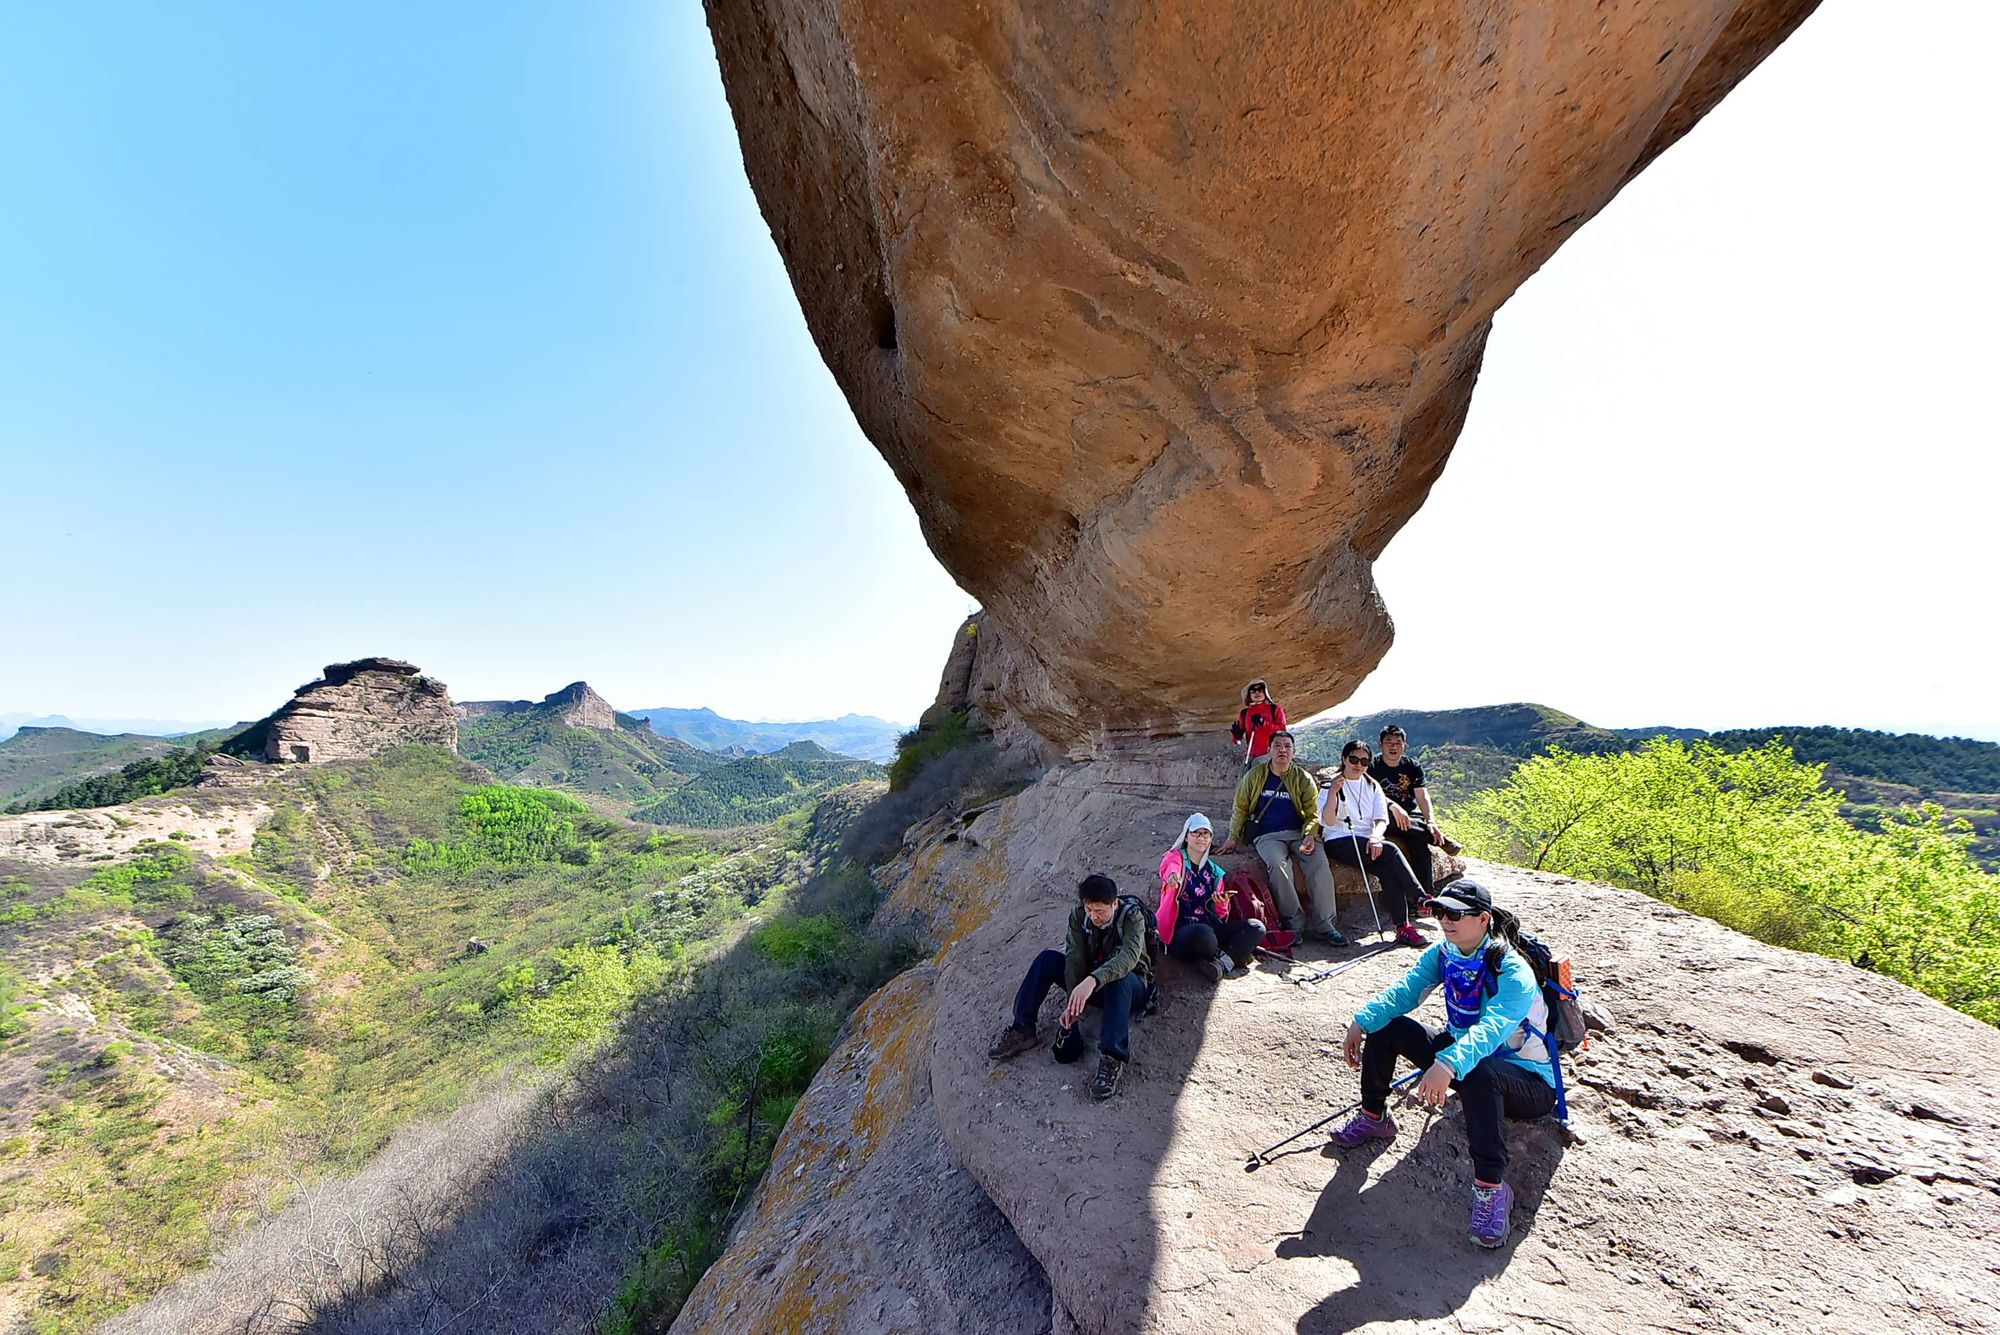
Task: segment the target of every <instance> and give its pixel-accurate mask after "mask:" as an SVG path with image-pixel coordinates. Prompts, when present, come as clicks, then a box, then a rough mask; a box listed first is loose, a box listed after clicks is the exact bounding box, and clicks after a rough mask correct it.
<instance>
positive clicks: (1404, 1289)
mask: <svg viewBox="0 0 2000 1335" xmlns="http://www.w3.org/2000/svg"><path fill="white" fill-rule="evenodd" d="M1456 1109H1457V1104H1456V1100H1454V1102H1453V1104H1452V1115H1450V1116H1435V1117H1431V1118H1428V1119H1426V1118H1425V1117H1424V1116H1423V1115H1422V1113H1421V1112H1420V1111H1418V1110H1417V1109H1416V1108H1414V1107H1412V1106H1411V1105H1410V1104H1409V1103H1408V1102H1407V1101H1401V1100H1399V1101H1398V1102H1397V1103H1396V1104H1395V1105H1394V1106H1393V1108H1392V1111H1393V1112H1394V1113H1395V1116H1396V1120H1397V1122H1398V1123H1399V1124H1400V1126H1401V1135H1400V1136H1399V1137H1398V1139H1397V1141H1395V1142H1390V1143H1386V1144H1385V1143H1383V1142H1380V1141H1376V1142H1373V1143H1371V1144H1367V1145H1363V1146H1361V1147H1360V1148H1358V1149H1352V1150H1341V1149H1339V1148H1337V1147H1335V1146H1334V1145H1333V1144H1332V1143H1331V1142H1330V1141H1329V1142H1327V1143H1326V1146H1325V1149H1324V1150H1322V1151H1321V1152H1322V1154H1323V1155H1324V1156H1326V1157H1327V1158H1330V1159H1332V1160H1334V1162H1335V1163H1336V1165H1337V1166H1336V1167H1335V1169H1334V1174H1333V1177H1332V1178H1331V1179H1329V1180H1328V1182H1327V1184H1326V1187H1325V1189H1324V1190H1323V1191H1321V1192H1320V1197H1319V1200H1318V1202H1317V1203H1315V1205H1314V1206H1313V1211H1312V1214H1311V1216H1310V1217H1309V1218H1308V1219H1307V1220H1306V1222H1305V1226H1304V1227H1303V1228H1302V1229H1300V1230H1299V1232H1298V1233H1296V1234H1293V1235H1291V1236H1288V1237H1286V1238H1285V1239H1284V1240H1283V1241H1281V1242H1280V1243H1279V1244H1278V1246H1277V1249H1276V1252H1277V1255H1278V1257H1279V1258H1280V1259H1296V1258H1300V1257H1309V1256H1337V1257H1339V1258H1341V1259H1342V1260H1344V1261H1346V1262H1348V1264H1350V1265H1352V1266H1353V1267H1354V1268H1355V1270H1356V1271H1357V1272H1359V1273H1358V1275H1357V1277H1356V1279H1355V1281H1354V1282H1353V1283H1352V1284H1350V1285H1348V1286H1347V1287H1346V1288H1344V1289H1340V1290H1338V1291H1337V1292H1334V1293H1330V1294H1328V1295H1327V1296H1326V1297H1325V1298H1323V1299H1321V1300H1320V1302H1319V1303H1318V1305H1316V1306H1315V1307H1314V1308H1313V1309H1312V1310H1311V1311H1309V1312H1307V1313H1306V1314H1305V1315H1304V1316H1302V1317H1300V1318H1299V1324H1298V1329H1299V1331H1300V1333H1301V1335H1332V1332H1335V1331H1347V1330H1353V1329H1355V1328H1356V1327H1358V1326H1365V1325H1367V1324H1368V1323H1369V1322H1371V1321H1397V1320H1402V1321H1408V1320H1421V1319H1439V1318H1443V1317H1447V1316H1449V1315H1451V1313H1452V1312H1454V1311H1456V1310H1457V1309H1458V1307H1459V1306H1460V1305H1461V1304H1462V1303H1463V1302H1464V1301H1465V1299H1466V1297H1467V1295H1469V1294H1470V1293H1471V1292H1472V1290H1473V1289H1474V1288H1476V1287H1478V1286H1479V1285H1480V1284H1481V1283H1483V1282H1484V1281H1486V1280H1488V1279H1491V1278H1493V1277H1494V1276H1496V1275H1498V1274H1500V1272H1501V1271H1503V1270H1505V1269H1506V1268H1507V1266H1508V1264H1509V1262H1511V1261H1512V1259H1513V1256H1514V1249H1515V1247H1516V1246H1518V1245H1519V1243H1520V1240H1521V1238H1522V1237H1523V1236H1524V1235H1525V1234H1527V1233H1528V1232H1530V1231H1531V1230H1532V1229H1533V1227H1534V1214H1535V1211H1536V1210H1537V1209H1539V1208H1540V1206H1541V1203H1542V1195H1543V1193H1544V1192H1545V1191H1546V1190H1547V1189H1548V1185H1549V1181H1550V1179H1551V1178H1552V1177H1553V1176H1554V1175H1555V1171H1556V1169H1557V1167H1558V1166H1560V1164H1561V1161H1562V1154H1563V1145H1564V1141H1565V1135H1564V1133H1563V1131H1562V1128H1560V1127H1559V1126H1557V1125H1556V1124H1555V1122H1554V1121H1553V1120H1550V1119H1543V1120H1541V1121H1537V1122H1510V1123H1508V1124H1507V1143H1508V1148H1509V1150H1510V1151H1511V1153H1512V1161H1511V1162H1510V1163H1509V1164H1508V1167H1507V1181H1508V1182H1510V1183H1512V1184H1513V1187H1514V1231H1513V1234H1512V1236H1510V1237H1509V1238H1508V1240H1507V1242H1506V1244H1505V1245H1504V1246H1502V1247H1499V1248H1496V1249H1494V1250H1491V1251H1488V1250H1486V1249H1485V1248H1482V1247H1478V1246H1475V1245H1474V1244H1473V1243H1472V1241H1471V1240H1470V1239H1469V1238H1468V1237H1467V1235H1466V1230H1467V1225H1468V1216H1469V1214H1470V1211H1471V1202H1472V1160H1471V1158H1470V1156H1469V1155H1468V1153H1467V1151H1466V1146H1465V1125H1464V1122H1463V1121H1462V1120H1461V1119H1460V1117H1459V1116H1458V1114H1457V1111H1456ZM1427 1121H1428V1123H1429V1124H1428V1125H1426V1124H1425V1123H1426V1122H1427ZM1330 1129H1331V1128H1329V1130H1330ZM1398 1150H1400V1151H1401V1152H1402V1158H1401V1160H1400V1161H1398V1162H1397V1163H1396V1164H1394V1165H1393V1166H1392V1167H1391V1168H1390V1169H1389V1170H1388V1171H1387V1172H1386V1173H1384V1174H1383V1175H1382V1176H1381V1177H1380V1178H1378V1179H1377V1180H1376V1181H1374V1182H1373V1183H1372V1184H1371V1183H1370V1182H1369V1181H1368V1172H1369V1168H1370V1167H1371V1166H1372V1165H1373V1164H1374V1162H1375V1160H1376V1158H1377V1156H1379V1155H1381V1154H1384V1153H1390V1154H1393V1153H1396V1152H1397V1151H1398Z"/></svg>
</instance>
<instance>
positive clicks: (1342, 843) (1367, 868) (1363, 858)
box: [1326, 834, 1424, 927]
mask: <svg viewBox="0 0 2000 1335" xmlns="http://www.w3.org/2000/svg"><path fill="white" fill-rule="evenodd" d="M1326 855H1327V857H1329V858H1331V859H1332V860H1333V861H1335V862H1345V863H1346V864H1347V865H1348V866H1350V867H1352V868H1354V869H1355V870H1356V871H1358V872H1361V873H1362V874H1363V875H1366V874H1367V873H1369V872H1373V873H1374V874H1375V877H1376V879H1377V880H1379V881H1381V882H1382V888H1383V889H1384V890H1386V891H1388V892H1389V916H1390V917H1391V918H1393V919H1395V922H1396V926H1398V927H1401V926H1403V925H1404V924H1405V923H1407V922H1409V920H1410V907H1411V906H1412V905H1413V904H1416V903H1417V902H1418V901H1419V899H1420V897H1421V896H1422V895H1423V893H1424V888H1423V886H1421V885H1419V884H1418V883H1417V874H1416V873H1415V872H1413V871H1411V870H1410V863H1409V859H1407V858H1405V857H1404V856H1403V850H1402V849H1400V848H1398V847H1396V846H1395V845H1394V844H1392V843H1388V842H1387V841H1384V843H1383V844H1382V856H1381V857H1379V858H1376V859H1374V860H1373V861H1370V860H1369V857H1368V840H1367V839H1365V838H1363V837H1362V836H1361V835H1358V834H1343V835H1337V836H1335V837H1334V838H1331V839H1328V840H1327V841H1326Z"/></svg>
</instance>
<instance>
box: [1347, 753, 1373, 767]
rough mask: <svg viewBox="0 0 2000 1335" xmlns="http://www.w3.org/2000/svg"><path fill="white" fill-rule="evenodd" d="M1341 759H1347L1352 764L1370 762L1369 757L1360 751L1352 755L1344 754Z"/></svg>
mask: <svg viewBox="0 0 2000 1335" xmlns="http://www.w3.org/2000/svg"><path fill="white" fill-rule="evenodd" d="M1341 759H1343V760H1345V761H1346V762H1347V763H1348V764H1350V765H1365V764H1367V763H1368V757H1367V756H1365V755H1363V754H1362V753H1361V752H1359V751H1356V752H1355V753H1354V754H1353V755H1351V756H1342V757H1341Z"/></svg>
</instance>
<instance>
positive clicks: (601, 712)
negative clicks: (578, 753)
mask: <svg viewBox="0 0 2000 1335" xmlns="http://www.w3.org/2000/svg"><path fill="white" fill-rule="evenodd" d="M529 710H541V711H543V712H546V713H549V714H552V715H553V716H554V717H556V718H557V719H560V720H561V721H562V723H563V726H565V727H570V728H587V729H589V730H590V731H592V732H615V731H617V728H618V711H617V710H615V709H613V708H612V707H611V702H610V701H608V700H606V699H605V698H604V697H603V696H601V695H599V694H598V693H597V692H596V691H593V690H591V689H590V683H589V682H587V681H573V682H571V683H570V684H569V685H567V686H565V687H563V688H562V689H561V690H559V691H551V692H549V693H548V694H547V695H545V696H543V697H542V698H541V701H540V702H539V703H537V702H536V701H533V700H470V701H467V702H465V703H464V704H461V705H459V707H458V716H459V718H461V719H475V718H484V717H486V716H487V715H490V714H522V713H526V712H528V711H529Z"/></svg>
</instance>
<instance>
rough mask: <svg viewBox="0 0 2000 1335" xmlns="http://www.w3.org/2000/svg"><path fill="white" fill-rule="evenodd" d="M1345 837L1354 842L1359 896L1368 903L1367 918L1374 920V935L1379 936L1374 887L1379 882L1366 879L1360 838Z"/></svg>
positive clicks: (1365, 867)
mask: <svg viewBox="0 0 2000 1335" xmlns="http://www.w3.org/2000/svg"><path fill="white" fill-rule="evenodd" d="M1347 837H1348V838H1349V839H1352V840H1353V841H1354V870H1356V871H1358V872H1360V873H1361V895H1362V898H1364V899H1366V900H1367V901H1368V916H1369V917H1371V918H1373V919H1374V920H1375V935H1377V936H1380V935H1382V915H1381V914H1380V913H1378V912H1376V911H1375V887H1376V886H1377V885H1380V884H1381V882H1380V881H1370V880H1369V879H1368V860H1367V859H1366V858H1364V857H1362V856H1361V836H1360V835H1358V834H1350V835H1348V836H1347Z"/></svg>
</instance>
